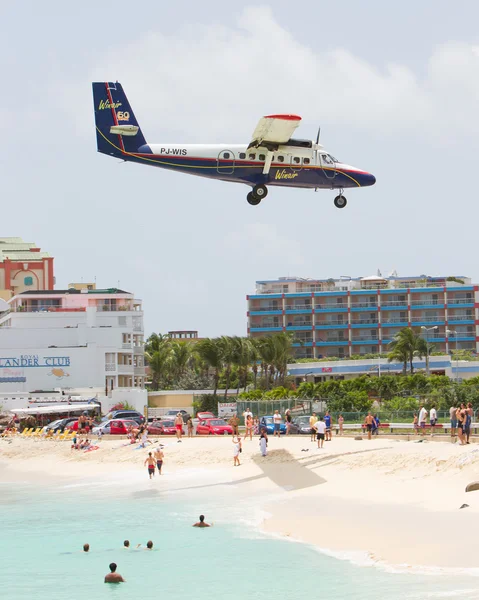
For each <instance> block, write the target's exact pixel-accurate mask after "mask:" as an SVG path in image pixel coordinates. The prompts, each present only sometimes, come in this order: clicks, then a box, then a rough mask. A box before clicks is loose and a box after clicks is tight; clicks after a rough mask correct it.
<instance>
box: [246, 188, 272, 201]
mask: <svg viewBox="0 0 479 600" xmlns="http://www.w3.org/2000/svg"><path fill="white" fill-rule="evenodd" d="M267 195H268V188H267V187H266V186H265V185H263V184H262V183H260V184H258V185H255V186H254V188H253V189H252V190H251V192H250V193H249V194H248V195H247V196H246V200H248V202H249V204H251V205H252V206H257V205H258V204H259V203H260V202H261V200H262V199H263V198H266V196H267Z"/></svg>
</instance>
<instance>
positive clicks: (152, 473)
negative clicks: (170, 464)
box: [143, 452, 156, 479]
mask: <svg viewBox="0 0 479 600" xmlns="http://www.w3.org/2000/svg"><path fill="white" fill-rule="evenodd" d="M146 464H147V465H148V475H149V476H150V479H151V478H152V477H154V476H155V467H156V465H155V458H154V457H153V454H152V453H151V452H148V456H147V457H146V458H145V462H144V463H143V465H146Z"/></svg>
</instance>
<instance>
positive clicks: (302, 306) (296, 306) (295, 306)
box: [285, 304, 312, 310]
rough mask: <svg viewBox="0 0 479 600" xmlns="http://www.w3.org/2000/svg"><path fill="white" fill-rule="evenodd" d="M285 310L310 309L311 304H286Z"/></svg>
mask: <svg viewBox="0 0 479 600" xmlns="http://www.w3.org/2000/svg"><path fill="white" fill-rule="evenodd" d="M285 308H286V310H311V308H312V306H311V304H290V305H289V306H288V305H287V306H286V307H285Z"/></svg>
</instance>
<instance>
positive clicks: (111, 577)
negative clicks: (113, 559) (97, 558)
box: [105, 563, 125, 583]
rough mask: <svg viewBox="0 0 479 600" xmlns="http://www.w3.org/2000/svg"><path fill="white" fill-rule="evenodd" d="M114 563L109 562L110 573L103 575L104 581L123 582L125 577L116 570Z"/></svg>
mask: <svg viewBox="0 0 479 600" xmlns="http://www.w3.org/2000/svg"><path fill="white" fill-rule="evenodd" d="M116 569H117V566H116V563H110V573H108V574H107V575H105V583H124V582H125V579H123V577H122V576H121V575H120V573H117V572H116Z"/></svg>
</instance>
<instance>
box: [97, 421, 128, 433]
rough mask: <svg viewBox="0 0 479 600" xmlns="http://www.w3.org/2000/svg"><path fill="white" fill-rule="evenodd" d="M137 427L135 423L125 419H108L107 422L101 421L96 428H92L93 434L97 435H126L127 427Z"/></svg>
mask: <svg viewBox="0 0 479 600" xmlns="http://www.w3.org/2000/svg"><path fill="white" fill-rule="evenodd" d="M131 426H132V427H135V428H137V427H138V423H137V422H136V421H132V420H127V419H110V420H109V421H103V423H100V425H98V426H97V427H93V432H92V433H93V434H94V435H98V434H100V433H101V434H102V435H126V434H127V433H128V428H129V427H131Z"/></svg>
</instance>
